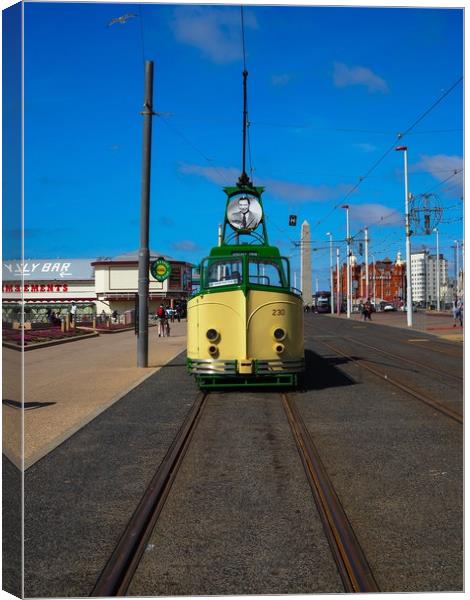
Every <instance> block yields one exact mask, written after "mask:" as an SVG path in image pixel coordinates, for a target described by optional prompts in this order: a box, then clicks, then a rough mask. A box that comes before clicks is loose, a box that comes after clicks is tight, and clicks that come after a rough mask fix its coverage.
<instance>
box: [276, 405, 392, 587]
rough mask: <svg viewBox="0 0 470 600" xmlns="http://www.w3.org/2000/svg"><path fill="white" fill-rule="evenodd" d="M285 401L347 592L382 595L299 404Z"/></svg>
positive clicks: (290, 423)
mask: <svg viewBox="0 0 470 600" xmlns="http://www.w3.org/2000/svg"><path fill="white" fill-rule="evenodd" d="M281 397H282V403H283V407H284V410H285V413H286V416H287V419H288V421H289V425H290V427H291V430H292V435H293V437H294V440H295V442H296V445H297V448H298V451H299V454H300V457H301V460H302V463H303V465H304V469H305V473H306V475H307V479H308V482H309V484H310V487H311V489H312V493H313V497H314V500H315V504H316V506H317V509H318V512H319V514H320V518H321V519H322V523H323V527H324V531H325V534H326V536H327V539H328V543H329V545H330V548H331V551H332V554H333V558H334V560H335V562H336V565H337V568H338V572H339V575H340V577H341V580H342V582H343V585H344V589H345V592H359V593H363V592H379V591H380V590H379V587H378V585H377V582H376V581H375V579H374V576H373V574H372V571H371V569H370V567H369V564H368V563H367V560H366V557H365V555H364V552H363V551H362V548H361V546H360V544H359V542H358V539H357V537H356V534H355V533H354V530H353V528H352V526H351V524H350V522H349V520H348V518H347V516H346V513H345V511H344V509H343V507H342V505H341V502H340V500H339V498H338V496H337V494H336V492H335V489H334V487H333V484H332V483H331V480H330V478H329V477H328V474H327V472H326V469H325V467H324V466H323V463H322V461H321V458H320V455H319V453H318V451H317V449H316V447H315V445H314V443H313V440H312V438H311V436H310V433H309V432H308V430H307V427H306V425H305V423H304V421H303V420H302V417H301V416H300V413H299V411H298V410H297V407H296V405H295V402H294V401H293V400H292V398H290V397H289V395H288V394H282V395H281Z"/></svg>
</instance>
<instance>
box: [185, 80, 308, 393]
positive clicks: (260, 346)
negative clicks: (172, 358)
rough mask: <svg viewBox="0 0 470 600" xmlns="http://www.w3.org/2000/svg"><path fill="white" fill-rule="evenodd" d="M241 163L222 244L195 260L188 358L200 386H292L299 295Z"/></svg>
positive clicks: (298, 348)
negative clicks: (272, 241) (197, 276)
mask: <svg viewBox="0 0 470 600" xmlns="http://www.w3.org/2000/svg"><path fill="white" fill-rule="evenodd" d="M243 75H244V91H245V94H244V97H245V107H244V128H243V132H244V143H243V168H242V173H241V175H240V177H239V179H238V182H237V183H236V185H235V186H233V187H225V188H224V192H225V194H226V207H225V216H224V224H223V228H222V235H221V236H220V239H219V245H218V246H215V247H214V248H212V250H211V251H210V254H209V256H207V257H206V258H204V259H203V260H202V262H201V265H200V267H199V271H200V287H199V289H198V291H197V292H196V293H195V294H194V295H193V296H192V297H191V298H190V300H189V301H188V313H187V319H188V347H187V366H188V370H189V372H190V373H192V374H193V375H195V377H196V381H197V383H198V385H199V387H200V388H202V389H205V388H230V387H238V386H266V385H275V386H294V385H296V384H297V377H298V374H299V373H300V372H302V371H303V370H304V333H303V301H302V297H301V296H300V293H299V292H298V291H297V290H295V289H293V288H292V287H291V273H290V264H289V260H288V259H287V258H286V257H284V256H281V254H280V252H279V249H278V248H277V247H275V246H271V245H270V244H269V242H268V233H267V228H266V221H265V216H264V210H263V201H262V194H263V192H264V188H263V187H260V186H255V185H253V183H252V181H251V180H250V178H249V177H248V175H247V173H246V171H245V132H246V76H247V72H246V71H244V73H243Z"/></svg>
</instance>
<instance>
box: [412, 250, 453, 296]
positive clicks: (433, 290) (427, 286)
mask: <svg viewBox="0 0 470 600" xmlns="http://www.w3.org/2000/svg"><path fill="white" fill-rule="evenodd" d="M437 264H438V261H437V257H436V255H435V254H429V252H428V251H427V250H421V251H419V252H412V253H411V285H412V290H413V302H417V303H419V304H421V305H423V306H429V305H436V304H437ZM439 271H440V274H439V287H440V301H441V303H442V302H444V303H448V302H449V301H451V300H449V297H448V296H449V293H450V294H451V292H450V289H451V286H450V284H449V268H448V261H447V260H446V259H445V258H444V257H443V255H442V254H439Z"/></svg>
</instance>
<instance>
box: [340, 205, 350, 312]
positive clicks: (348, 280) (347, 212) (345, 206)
mask: <svg viewBox="0 0 470 600" xmlns="http://www.w3.org/2000/svg"><path fill="white" fill-rule="evenodd" d="M341 208H345V209H346V316H347V318H348V319H350V318H351V271H350V269H351V239H350V237H349V204H343V206H342V207H341Z"/></svg>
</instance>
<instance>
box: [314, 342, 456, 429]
mask: <svg viewBox="0 0 470 600" xmlns="http://www.w3.org/2000/svg"><path fill="white" fill-rule="evenodd" d="M319 341H320V343H322V344H323V345H324V346H326V347H327V348H329V349H330V350H332V351H333V352H335V353H336V354H338V355H340V356H342V357H343V358H346V359H347V360H349V361H351V362H354V363H356V364H358V365H359V367H362V368H364V369H365V370H367V371H369V372H370V373H373V374H374V375H376V376H377V377H378V378H379V379H380V380H382V381H386V382H387V383H389V384H390V385H392V386H394V387H397V388H399V389H400V390H402V391H403V392H406V393H407V394H408V395H410V396H412V397H414V398H416V399H417V400H420V401H421V402H423V403H424V404H426V405H428V406H430V407H431V408H433V409H434V410H437V411H439V412H440V413H442V414H444V415H445V416H447V417H449V418H450V419H452V420H454V421H456V422H457V423H459V424H463V416H462V415H461V414H460V413H458V412H456V411H454V410H452V409H451V408H449V407H447V406H445V405H444V404H442V403H441V402H438V401H437V400H434V399H433V398H430V397H429V396H426V395H425V394H423V393H422V392H421V391H418V390H416V389H414V388H412V387H411V386H409V385H407V384H405V383H403V382H402V381H399V380H398V379H397V378H394V377H391V376H390V375H389V374H388V373H384V372H382V371H380V370H379V369H377V368H376V367H374V366H372V365H371V364H370V361H368V360H367V359H364V358H360V357H355V356H352V355H351V354H348V353H346V352H343V351H342V350H340V349H339V348H337V347H335V346H333V345H332V344H330V343H329V342H325V341H324V340H319ZM355 341H356V340H354V342H355Z"/></svg>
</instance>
